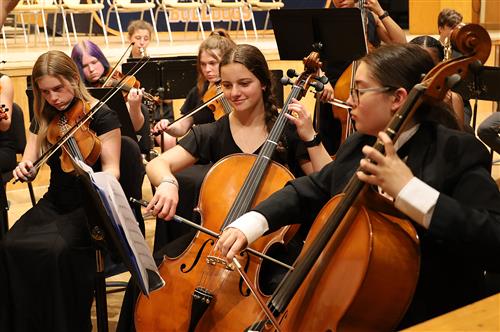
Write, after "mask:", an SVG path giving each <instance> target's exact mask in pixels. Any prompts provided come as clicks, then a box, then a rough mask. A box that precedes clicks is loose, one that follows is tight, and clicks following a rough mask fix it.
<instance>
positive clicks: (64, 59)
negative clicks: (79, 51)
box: [31, 51, 93, 149]
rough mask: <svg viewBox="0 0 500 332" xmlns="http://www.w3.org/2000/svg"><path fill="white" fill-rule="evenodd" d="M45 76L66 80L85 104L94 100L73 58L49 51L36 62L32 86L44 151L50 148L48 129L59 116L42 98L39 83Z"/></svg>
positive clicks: (39, 133)
mask: <svg viewBox="0 0 500 332" xmlns="http://www.w3.org/2000/svg"><path fill="white" fill-rule="evenodd" d="M44 76H52V77H55V78H57V79H58V80H59V81H61V82H62V79H63V78H64V79H66V80H67V81H68V82H69V83H70V85H71V87H72V88H73V92H74V95H75V98H78V99H81V100H82V101H84V102H89V101H91V100H93V98H92V96H91V95H90V94H89V93H88V91H87V89H86V88H85V86H84V85H83V82H82V80H81V78H80V75H79V74H78V68H77V67H76V65H75V63H74V62H73V60H71V58H70V57H69V56H68V55H66V54H65V53H64V52H61V51H48V52H46V53H44V54H42V55H40V57H38V59H37V60H36V62H35V65H34V66H33V72H32V74H31V84H32V86H33V96H34V103H33V105H34V106H33V110H34V114H35V118H36V120H37V122H38V126H39V128H38V137H39V139H40V141H41V142H42V143H41V144H42V149H45V148H47V147H48V142H47V128H48V125H49V123H50V121H51V120H52V118H53V117H54V116H55V115H56V114H57V112H58V111H57V110H55V109H54V108H52V107H51V106H50V105H48V103H47V102H46V100H45V98H44V97H42V93H41V91H40V88H39V87H38V81H39V80H40V79H41V78H42V77H44Z"/></svg>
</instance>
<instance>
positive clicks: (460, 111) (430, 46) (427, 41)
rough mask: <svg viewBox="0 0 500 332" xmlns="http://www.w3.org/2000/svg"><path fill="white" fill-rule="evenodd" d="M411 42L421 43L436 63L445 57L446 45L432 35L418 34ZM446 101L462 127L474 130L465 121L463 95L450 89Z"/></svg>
mask: <svg viewBox="0 0 500 332" xmlns="http://www.w3.org/2000/svg"><path fill="white" fill-rule="evenodd" d="M410 44H415V45H420V46H422V48H423V49H424V50H426V51H427V52H429V54H430V56H431V57H432V60H434V64H436V65H437V64H438V63H440V62H442V61H443V59H444V47H443V45H441V43H440V42H439V41H438V40H437V39H435V38H433V37H431V36H418V37H415V38H413V39H412V40H410ZM444 101H445V102H447V103H448V104H449V105H450V107H451V108H452V109H453V111H454V112H455V114H456V116H457V120H458V123H459V125H460V128H462V129H464V130H465V129H467V131H471V132H472V131H473V130H472V128H470V126H469V124H468V123H466V122H465V114H464V112H465V110H464V101H463V99H462V97H461V96H460V95H459V94H458V93H456V92H453V91H451V90H450V91H448V93H447V94H446V97H445V100H444Z"/></svg>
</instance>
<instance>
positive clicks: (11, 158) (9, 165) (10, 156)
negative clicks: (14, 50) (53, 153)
mask: <svg viewBox="0 0 500 332" xmlns="http://www.w3.org/2000/svg"><path fill="white" fill-rule="evenodd" d="M2 76H3V75H2V73H0V78H2ZM15 167H16V141H15V135H14V133H12V131H11V130H7V131H0V172H1V173H4V172H8V171H11V170H13V169H14V168H15Z"/></svg>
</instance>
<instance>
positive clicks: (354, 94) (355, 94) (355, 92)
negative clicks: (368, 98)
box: [350, 86, 396, 105]
mask: <svg viewBox="0 0 500 332" xmlns="http://www.w3.org/2000/svg"><path fill="white" fill-rule="evenodd" d="M395 89H396V88H395V87H392V86H381V87H378V88H364V89H358V88H351V92H350V94H351V98H352V102H353V103H354V105H358V104H359V97H361V96H362V95H363V94H364V93H366V92H387V91H390V90H395Z"/></svg>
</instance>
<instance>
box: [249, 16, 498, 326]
mask: <svg viewBox="0 0 500 332" xmlns="http://www.w3.org/2000/svg"><path fill="white" fill-rule="evenodd" d="M452 36H453V37H452V38H454V40H456V43H457V44H459V45H461V47H458V46H457V49H459V50H460V51H461V52H462V53H463V54H467V55H466V56H463V57H460V58H457V59H453V60H450V61H448V62H446V63H441V64H438V65H437V66H436V67H434V68H433V69H432V70H430V71H429V73H427V75H426V76H425V77H424V79H423V81H422V83H419V84H417V85H415V87H414V88H413V89H412V90H411V91H410V92H409V94H408V97H407V99H406V100H405V102H404V104H403V105H402V107H401V108H400V109H399V110H398V111H397V112H396V113H395V114H394V116H393V117H392V119H391V120H390V122H389V124H388V125H387V127H386V129H385V132H386V134H387V135H388V136H389V137H390V138H391V139H392V140H393V141H394V140H396V139H397V138H398V136H399V134H400V133H401V132H402V129H404V128H405V126H406V124H407V123H408V121H409V120H410V119H411V118H412V117H413V115H414V114H415V112H416V111H417V109H418V108H419V106H420V105H421V104H422V103H423V102H424V101H428V102H430V103H434V102H439V101H441V100H442V99H443V98H444V97H445V95H446V93H447V91H448V90H449V89H450V88H451V87H452V86H453V84H455V83H457V82H458V80H460V79H461V78H463V77H465V76H466V75H467V72H468V71H469V67H470V66H471V65H473V64H474V63H476V62H478V61H480V62H481V63H484V62H485V61H486V59H487V58H488V56H489V54H490V48H491V39H490V37H489V35H488V33H487V32H486V30H485V29H484V28H482V27H481V26H479V25H477V24H470V25H467V26H465V27H464V28H461V31H454V32H452ZM374 149H376V150H377V151H379V152H381V153H383V152H384V145H383V143H382V142H380V141H377V142H376V143H375V145H374ZM358 171H361V169H360V168H358ZM369 189H370V186H369V185H367V184H366V183H364V182H362V181H360V180H359V179H358V177H357V175H356V172H354V175H353V177H351V179H350V180H349V182H348V184H347V185H346V187H345V189H344V190H343V193H341V194H339V195H337V196H335V197H333V198H332V199H331V200H330V201H329V202H328V203H327V204H326V205H325V206H324V207H323V209H322V210H321V211H320V213H319V214H318V216H317V217H316V219H315V221H314V222H313V223H312V227H311V230H310V232H309V234H308V236H307V239H306V241H305V245H304V248H303V249H302V252H301V254H300V256H299V258H298V259H297V260H296V263H295V264H294V269H293V271H292V272H289V273H288V274H287V276H285V279H284V280H283V281H282V282H281V284H280V286H279V287H278V289H277V290H276V292H275V293H274V294H273V296H272V298H271V300H270V301H269V302H268V304H267V307H268V309H269V310H270V311H271V312H272V313H273V316H274V317H275V318H276V320H277V321H278V322H279V324H280V326H279V329H275V328H274V327H273V326H271V324H270V322H269V321H268V320H267V319H266V318H265V317H264V316H263V315H262V314H261V315H260V316H259V317H257V319H256V320H255V323H254V325H253V326H250V327H248V329H247V330H248V331H274V330H283V331H392V330H394V329H395V328H396V326H397V325H398V323H399V321H400V320H401V318H402V317H403V315H404V313H405V311H406V309H407V307H408V305H409V303H410V301H411V298H412V296H413V292H414V291H415V288H416V284H417V280H418V273H419V240H418V237H417V233H416V231H415V229H414V228H413V226H412V224H411V223H410V222H409V221H407V220H404V219H401V218H399V215H397V214H396V213H394V212H396V211H390V209H388V208H389V207H390V208H393V207H392V203H390V202H387V201H385V203H384V206H380V205H379V204H374V203H372V202H373V197H371V196H369V195H372V196H373V195H377V197H378V198H377V199H378V200H379V201H380V200H381V199H382V197H381V196H380V195H379V194H378V193H375V192H374V191H371V190H369ZM377 203H379V202H377ZM395 248H397V249H395ZM374 303H376V305H373V304H374Z"/></svg>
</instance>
